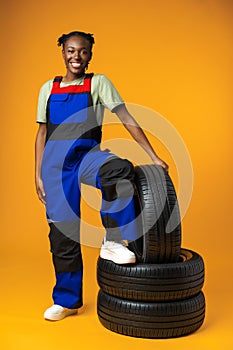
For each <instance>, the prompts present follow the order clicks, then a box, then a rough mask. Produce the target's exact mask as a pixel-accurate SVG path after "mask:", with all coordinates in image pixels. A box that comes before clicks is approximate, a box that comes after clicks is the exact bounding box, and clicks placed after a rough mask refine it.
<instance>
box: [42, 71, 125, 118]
mask: <svg viewBox="0 0 233 350" xmlns="http://www.w3.org/2000/svg"><path fill="white" fill-rule="evenodd" d="M84 77H85V76H83V77H81V78H79V79H76V80H73V81H71V82H66V83H64V82H61V84H60V86H61V87H64V86H69V85H82V84H83V81H84ZM52 86H53V80H49V81H47V82H46V83H45V84H44V85H43V86H42V87H41V89H40V93H39V98H38V108H37V118H36V121H37V122H38V123H46V122H47V118H46V107H47V101H48V99H49V96H50V93H51V90H52ZM91 95H92V99H93V106H94V111H95V113H96V117H97V122H98V124H99V125H101V124H102V122H103V116H104V109H105V108H107V109H109V110H110V111H113V109H114V108H115V107H117V106H119V105H120V104H122V103H124V101H123V99H122V98H121V96H120V94H119V93H118V91H117V90H116V88H115V87H114V85H113V84H112V83H111V81H110V80H109V79H108V78H107V77H106V76H105V75H104V74H96V75H93V77H92V81H91Z"/></svg>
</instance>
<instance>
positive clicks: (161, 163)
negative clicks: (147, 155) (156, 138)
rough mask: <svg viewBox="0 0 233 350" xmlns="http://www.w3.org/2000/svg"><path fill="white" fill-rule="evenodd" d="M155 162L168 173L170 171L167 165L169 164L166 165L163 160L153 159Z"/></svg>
mask: <svg viewBox="0 0 233 350" xmlns="http://www.w3.org/2000/svg"><path fill="white" fill-rule="evenodd" d="M153 162H154V163H155V164H156V165H160V166H161V167H162V168H163V169H165V170H166V171H168V168H169V166H168V165H167V163H165V162H164V161H163V160H162V159H160V158H159V157H156V158H154V159H153Z"/></svg>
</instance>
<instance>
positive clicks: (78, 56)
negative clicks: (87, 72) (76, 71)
mask: <svg viewBox="0 0 233 350" xmlns="http://www.w3.org/2000/svg"><path fill="white" fill-rule="evenodd" d="M74 57H75V58H76V59H79V58H80V54H79V52H78V51H75V53H74Z"/></svg>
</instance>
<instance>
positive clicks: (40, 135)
mask: <svg viewBox="0 0 233 350" xmlns="http://www.w3.org/2000/svg"><path fill="white" fill-rule="evenodd" d="M45 138H46V124H40V125H39V129H38V132H37V135H36V144H35V183H36V192H37V194H38V197H39V199H40V200H41V202H42V203H43V204H46V202H45V200H44V197H45V191H44V185H43V181H42V179H41V163H42V157H43V153H44V146H45Z"/></svg>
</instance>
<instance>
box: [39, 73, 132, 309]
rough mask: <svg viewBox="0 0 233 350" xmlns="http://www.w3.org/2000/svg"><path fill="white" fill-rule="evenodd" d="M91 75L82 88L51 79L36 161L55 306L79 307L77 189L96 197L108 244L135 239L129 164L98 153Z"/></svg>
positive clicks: (104, 152)
mask: <svg viewBox="0 0 233 350" xmlns="http://www.w3.org/2000/svg"><path fill="white" fill-rule="evenodd" d="M92 76H93V74H86V76H85V79H84V83H83V85H70V86H68V87H60V82H61V81H62V77H56V78H55V79H54V81H53V88H52V91H51V94H50V97H49V99H48V103H47V137H46V145H45V149H44V155H43V160H42V179H43V183H44V188H45V193H46V198H45V199H46V215H47V220H48V223H49V226H50V233H49V239H50V246H51V252H52V256H53V264H54V268H55V273H56V284H55V287H54V289H53V300H54V303H55V304H58V305H61V306H64V307H67V308H79V307H81V306H82V305H83V301H82V275H83V264H82V255H81V249H80V220H81V219H80V195H81V193H80V184H81V183H85V184H88V185H91V186H95V187H97V188H99V189H100V190H101V192H102V205H101V210H100V214H101V219H102V223H103V225H104V227H105V228H106V237H107V239H110V240H115V241H116V240H121V239H123V240H128V241H132V240H135V239H136V238H137V225H136V221H135V209H134V199H133V195H134V190H133V178H134V172H133V165H132V164H131V163H130V162H129V161H128V160H126V159H121V158H119V157H117V156H116V155H114V154H112V153H110V152H107V151H101V150H100V147H99V144H100V142H101V135H102V132H101V125H98V122H97V119H96V115H95V113H94V108H93V102H92V96H91V79H92Z"/></svg>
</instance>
